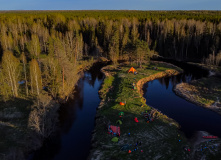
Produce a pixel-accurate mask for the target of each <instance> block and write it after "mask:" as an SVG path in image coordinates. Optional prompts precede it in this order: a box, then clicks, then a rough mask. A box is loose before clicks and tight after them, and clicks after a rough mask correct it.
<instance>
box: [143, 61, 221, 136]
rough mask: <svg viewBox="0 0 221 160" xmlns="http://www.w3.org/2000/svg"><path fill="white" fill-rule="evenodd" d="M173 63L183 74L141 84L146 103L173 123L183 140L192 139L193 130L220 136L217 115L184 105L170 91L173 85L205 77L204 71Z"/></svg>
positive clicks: (220, 117) (219, 118)
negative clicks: (184, 137) (184, 138)
mask: <svg viewBox="0 0 221 160" xmlns="http://www.w3.org/2000/svg"><path fill="white" fill-rule="evenodd" d="M173 63H174V64H175V65H177V66H179V67H180V68H182V69H184V73H182V74H180V75H177V76H172V77H167V78H161V79H156V80H154V81H151V82H148V83H146V84H145V85H144V93H145V94H144V97H145V98H146V100H147V102H146V103H147V104H148V105H150V106H153V107H154V108H156V109H158V110H160V111H161V112H162V113H164V114H166V115H167V116H168V117H170V118H172V119H174V120H176V121H177V122H178V123H179V124H180V126H181V128H180V129H181V131H183V132H184V133H185V135H186V137H187V138H191V137H192V136H194V134H195V133H196V132H197V131H207V132H209V133H210V134H213V135H216V136H219V137H221V129H220V128H221V116H220V115H219V114H217V113H215V112H213V111H211V110H209V109H205V108H203V107H199V106H197V105H195V104H193V103H191V102H188V101H186V100H185V99H183V98H181V97H179V96H177V95H176V94H175V93H174V92H173V87H174V86H175V85H176V84H178V83H181V82H189V81H191V80H195V79H199V78H202V77H206V76H208V72H207V71H205V70H202V69H200V68H198V67H195V66H192V65H187V64H185V63H177V62H173Z"/></svg>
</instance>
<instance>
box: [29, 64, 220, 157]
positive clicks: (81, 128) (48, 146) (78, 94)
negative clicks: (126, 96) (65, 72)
mask: <svg viewBox="0 0 221 160" xmlns="http://www.w3.org/2000/svg"><path fill="white" fill-rule="evenodd" d="M172 63H173V64H175V65H177V66H179V67H181V68H182V69H184V73H182V74H180V75H177V76H172V77H167V78H161V79H156V80H154V81H151V82H148V83H146V84H145V85H144V97H145V98H146V99H147V104H148V105H151V106H153V107H154V108H157V109H158V110H160V111H161V112H162V113H164V114H166V115H167V116H169V117H170V118H173V119H174V120H176V121H177V122H178V123H179V124H180V126H181V128H180V129H181V130H182V131H183V132H184V133H185V135H186V136H187V138H191V137H192V136H193V135H194V133H195V132H197V131H207V132H209V133H211V134H213V135H217V136H220V137H221V130H219V128H221V116H220V115H219V114H217V113H215V112H213V111H211V110H208V109H204V108H202V107H199V106H197V105H194V104H192V103H190V102H188V101H186V100H184V99H183V98H181V97H179V96H177V95H176V94H175V93H174V92H173V87H174V86H175V85H176V84H178V83H181V82H189V81H191V80H194V79H199V78H202V77H206V76H208V72H206V71H205V70H202V69H200V68H197V67H194V66H190V65H187V64H185V63H176V62H172ZM101 67H102V66H101V65H99V64H98V65H95V66H93V67H92V68H91V69H90V70H89V71H86V72H85V73H84V76H83V77H82V78H81V79H80V80H79V82H78V85H77V87H76V89H75V94H74V99H70V100H69V101H68V102H67V103H66V104H64V105H62V106H61V108H60V111H59V115H60V117H59V126H60V127H59V128H60V129H59V130H58V131H57V132H56V133H55V134H54V135H53V136H51V137H50V138H48V139H46V140H45V141H44V144H43V146H42V147H41V148H40V149H39V150H37V151H35V152H34V153H33V154H31V155H30V156H29V158H28V159H29V160H39V159H41V160H61V159H65V160H73V159H74V160H75V159H76V160H86V159H87V157H88V155H89V150H90V146H91V143H90V142H91V135H92V134H91V133H92V131H93V129H94V121H95V115H96V108H97V107H98V105H99V103H100V99H99V95H98V90H99V88H100V86H101V84H102V82H103V78H104V76H103V74H102V73H101V72H100V68H101Z"/></svg>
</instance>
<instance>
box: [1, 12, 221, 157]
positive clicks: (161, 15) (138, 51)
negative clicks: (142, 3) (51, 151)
mask: <svg viewBox="0 0 221 160" xmlns="http://www.w3.org/2000/svg"><path fill="white" fill-rule="evenodd" d="M158 56H160V57H164V58H170V59H175V60H179V61H192V62H200V63H206V64H209V65H216V66H219V65H221V11H1V12H0V104H1V107H0V123H1V124H4V125H3V126H8V125H9V122H10V125H12V124H13V125H15V124H16V125H17V128H19V127H20V128H21V130H24V132H25V134H24V133H23V131H22V132H21V131H20V130H16V132H15V130H10V128H9V129H8V128H4V127H3V128H1V129H4V130H5V133H3V132H2V133H0V136H4V134H5V135H11V134H12V132H13V133H16V134H17V136H14V137H9V138H8V139H9V141H13V139H14V141H16V142H17V141H18V140H17V138H18V137H19V135H20V136H23V137H28V136H27V134H28V135H30V133H31V132H33V131H34V132H35V133H36V134H37V135H38V136H34V135H36V134H33V135H32V134H31V135H32V136H33V137H34V140H33V139H32V142H30V143H31V144H30V145H32V146H33V144H35V146H36V148H37V146H39V144H40V143H39V140H36V139H37V138H38V137H40V138H39V139H40V141H42V138H45V137H48V136H49V135H50V134H51V133H52V132H53V131H54V130H55V129H56V127H55V126H56V120H57V119H58V115H57V110H58V108H59V105H58V102H61V101H65V100H67V99H68V97H69V96H70V95H71V93H73V90H74V87H75V85H76V83H77V81H78V79H79V78H80V75H79V73H80V72H81V71H82V70H83V69H85V68H86V67H87V66H90V65H91V64H93V63H94V62H95V60H96V59H98V58H99V57H103V58H105V59H108V60H111V61H112V62H113V63H114V64H117V63H118V61H119V60H126V61H135V62H136V63H137V64H138V65H140V66H142V63H143V62H144V61H149V60H150V59H151V58H152V57H158ZM5 102H6V103H5ZM14 104H16V106H15V107H14ZM18 106H19V107H18ZM27 106H28V107H27ZM30 106H31V107H30ZM18 110H20V111H21V113H20V112H18ZM8 112H10V113H11V112H13V113H12V115H13V116H9V115H10V114H9V113H8ZM26 112H27V114H26V115H25V116H22V114H23V113H26ZM12 117H14V119H16V118H21V117H23V118H24V119H25V120H24V122H25V123H24V124H23V121H19V122H18V121H15V122H13V120H11V119H13V118H12ZM8 119H10V120H9V122H7V123H6V121H8ZM26 123H27V124H26ZM16 125H15V126H16ZM27 126H28V128H29V129H31V131H30V130H27ZM10 127H11V126H10ZM36 137H37V138H36ZM20 139H22V138H20ZM6 140H7V139H6ZM27 141H30V140H29V139H27ZM33 141H35V142H33ZM23 143H24V142H23ZM5 144H9V143H8V141H5ZM12 144H13V146H14V144H15V143H12ZM37 144H38V145H37ZM18 145H20V143H19V142H18ZM2 146H4V142H3V145H2ZM21 146H22V147H24V145H23V144H21ZM0 148H1V145H0ZM26 148H28V147H27V146H26ZM0 158H1V157H0ZM9 159H10V157H9Z"/></svg>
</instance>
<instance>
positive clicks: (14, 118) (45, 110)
mask: <svg viewBox="0 0 221 160" xmlns="http://www.w3.org/2000/svg"><path fill="white" fill-rule="evenodd" d="M99 61H100V62H101V60H99ZM96 62H97V61H96ZM96 62H95V61H87V62H81V64H79V65H78V68H77V70H78V76H77V77H75V78H76V79H75V81H76V82H77V81H78V79H80V78H81V77H82V74H83V72H84V71H85V70H88V69H89V68H90V67H91V66H92V65H93V64H94V63H96ZM70 89H72V92H73V90H74V87H71V88H70ZM72 92H71V93H69V96H65V97H63V98H58V99H57V100H54V99H53V97H52V96H50V94H49V93H48V92H47V91H44V90H42V92H41V94H40V97H39V98H38V99H37V98H36V97H31V96H29V97H26V96H22V97H19V98H14V99H11V100H8V101H6V102H3V101H0V130H1V132H0V140H1V141H0V159H4V160H7V159H9V160H11V159H13V157H16V159H19V160H22V159H26V158H27V155H29V153H30V152H32V151H34V150H36V149H38V148H40V147H41V146H42V144H43V141H44V139H45V138H47V137H49V136H50V135H52V134H53V133H54V132H55V131H56V130H57V129H58V126H57V122H58V116H59V115H58V110H59V108H60V104H61V103H65V102H66V101H67V100H68V97H71V98H73V93H72Z"/></svg>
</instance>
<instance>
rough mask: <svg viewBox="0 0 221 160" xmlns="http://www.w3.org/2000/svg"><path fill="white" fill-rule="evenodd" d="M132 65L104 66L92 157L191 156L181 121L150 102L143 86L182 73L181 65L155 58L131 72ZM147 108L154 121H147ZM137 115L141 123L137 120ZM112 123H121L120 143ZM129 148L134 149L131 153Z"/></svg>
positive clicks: (157, 157) (167, 157)
mask: <svg viewBox="0 0 221 160" xmlns="http://www.w3.org/2000/svg"><path fill="white" fill-rule="evenodd" d="M130 67H131V65H129V64H124V65H118V66H113V65H112V66H107V67H104V68H103V69H102V71H103V72H104V74H105V75H106V78H105V80H104V83H103V85H102V88H101V90H100V91H99V94H100V96H101V98H102V101H101V103H100V106H99V107H98V108H99V109H98V111H97V116H96V126H95V130H94V133H93V138H92V149H91V152H90V153H91V154H90V156H89V158H88V159H159V158H165V159H171V158H175V159H180V157H182V158H187V159H188V158H189V157H190V153H189V152H188V151H185V150H184V149H183V147H185V146H188V145H189V143H188V142H187V140H186V138H185V137H184V135H183V134H182V133H180V131H179V130H178V128H179V125H178V124H177V123H176V122H175V121H174V120H172V119H170V118H168V117H167V116H166V115H163V114H161V113H160V112H158V111H157V110H155V109H154V108H152V107H150V106H147V105H146V103H145V99H144V98H143V96H142V89H141V88H142V86H143V84H144V83H146V82H147V81H150V80H153V79H156V78H160V77H164V76H171V75H174V74H178V71H177V67H176V68H174V67H173V66H169V65H166V63H164V64H163V63H162V64H160V63H156V62H155V63H152V64H151V65H144V66H143V68H135V69H137V72H138V74H137V75H134V74H132V73H127V71H128V70H129V69H130ZM154 67H156V68H157V70H156V68H155V69H154ZM146 77H147V78H146ZM148 77H149V78H148ZM132 83H136V84H137V85H136V87H137V88H133V86H132ZM120 102H126V105H124V106H122V105H120V104H119V103H120ZM120 112H124V115H123V116H119V113H120ZM146 112H147V113H150V114H151V118H153V119H154V121H150V122H148V123H147V120H146V118H144V113H146ZM135 117H137V119H138V121H139V122H138V123H136V122H135V121H134V118H135ZM118 120H120V121H121V122H122V124H121V125H119V124H117V123H116V122H117V121H118ZM109 125H116V126H119V127H120V131H121V135H120V136H119V137H118V138H119V141H118V142H117V143H114V142H112V141H111V140H112V138H113V137H114V136H113V135H111V134H108V133H107V132H108V126H109ZM129 150H130V151H131V153H128V151H129Z"/></svg>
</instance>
